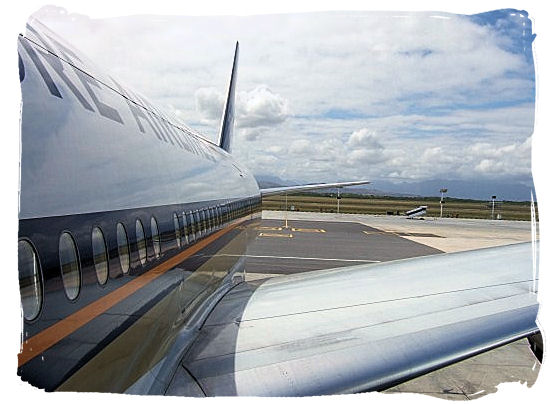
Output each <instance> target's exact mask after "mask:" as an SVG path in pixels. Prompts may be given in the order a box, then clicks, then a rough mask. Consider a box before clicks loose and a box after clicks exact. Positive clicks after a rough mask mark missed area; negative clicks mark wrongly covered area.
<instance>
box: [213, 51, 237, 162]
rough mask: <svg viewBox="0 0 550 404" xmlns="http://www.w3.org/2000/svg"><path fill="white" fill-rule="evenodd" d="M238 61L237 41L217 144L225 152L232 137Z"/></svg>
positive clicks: (229, 147) (228, 150)
mask: <svg viewBox="0 0 550 404" xmlns="http://www.w3.org/2000/svg"><path fill="white" fill-rule="evenodd" d="M238 61H239V42H237V44H236V45H235V56H234V57H233V70H232V71H231V81H230V82H229V91H228V93H227V100H226V101H225V106H224V108H223V117H222V123H221V128H220V136H219V142H218V144H219V146H220V147H221V148H222V149H224V150H225V151H226V152H228V153H230V152H231V138H232V137H233V121H234V120H235V86H236V84H237V63H238Z"/></svg>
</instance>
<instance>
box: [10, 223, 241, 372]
mask: <svg viewBox="0 0 550 404" xmlns="http://www.w3.org/2000/svg"><path fill="white" fill-rule="evenodd" d="M245 220H246V219H241V220H239V221H237V222H236V223H233V224H232V225H230V226H228V227H226V228H225V229H221V230H219V231H218V232H216V233H214V234H212V235H210V236H208V237H206V238H205V239H202V240H200V241H199V242H197V243H196V244H195V245H193V246H191V247H189V248H187V249H186V250H185V251H182V252H181V253H179V254H177V255H175V256H173V257H172V258H170V259H168V260H166V261H164V262H163V263H161V264H159V265H158V266H156V267H155V268H153V269H151V270H149V271H147V272H146V273H144V274H143V275H140V276H139V277H137V278H136V279H134V280H132V281H130V282H128V283H127V284H125V285H123V286H121V287H120V288H118V289H116V290H114V291H113V292H111V293H109V294H108V295H105V296H103V297H101V298H99V299H97V300H96V301H94V302H93V303H90V304H89V305H87V306H85V307H83V308H82V309H80V310H78V311H77V312H75V313H73V314H71V315H69V316H67V317H65V318H64V319H63V320H60V321H58V322H57V323H55V324H54V325H52V326H50V327H48V328H46V329H45V330H43V331H41V332H39V333H38V334H36V335H34V336H33V337H31V338H29V339H27V340H25V341H23V345H22V347H21V349H22V351H21V352H20V353H19V355H18V359H19V363H18V367H20V366H22V365H24V364H25V363H27V362H28V361H30V360H31V359H33V358H34V357H36V356H38V355H40V354H41V353H42V352H44V351H45V350H46V349H48V348H50V347H52V346H53V345H55V344H56V343H58V342H59V341H61V340H62V339H63V338H65V337H66V336H68V335H69V334H71V333H73V332H74V331H76V330H77V329H79V328H80V327H82V326H83V325H85V324H87V323H88V322H90V321H92V320H93V319H94V318H96V317H97V316H99V315H100V314H103V313H105V312H106V311H107V310H109V309H110V308H111V307H113V306H114V305H115V304H117V303H119V302H121V301H122V300H124V299H126V298H127V297H128V296H130V295H132V294H133V293H135V292H136V291H138V290H139V289H141V288H142V287H144V286H145V285H147V284H149V283H150V282H151V281H153V280H154V279H156V278H158V277H159V276H160V275H162V274H163V273H165V272H166V271H168V270H169V269H171V268H173V267H174V266H175V265H177V264H178V263H179V262H181V261H182V260H184V259H186V258H188V257H189V256H191V255H193V254H195V253H196V252H197V251H199V250H201V249H202V248H204V247H206V246H207V245H208V244H210V243H212V242H213V241H214V240H216V239H218V238H219V237H221V236H223V235H224V234H225V233H227V232H228V231H229V230H231V229H233V228H235V227H236V226H237V225H238V224H240V223H242V222H243V221H245Z"/></svg>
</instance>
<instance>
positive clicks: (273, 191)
mask: <svg viewBox="0 0 550 404" xmlns="http://www.w3.org/2000/svg"><path fill="white" fill-rule="evenodd" d="M364 184H370V181H349V182H331V183H319V184H308V185H291V186H288V187H276V188H264V189H260V193H261V195H262V196H272V195H281V194H290V193H293V192H301V191H314V190H316V189H326V188H343V187H351V186H353V185H364Z"/></svg>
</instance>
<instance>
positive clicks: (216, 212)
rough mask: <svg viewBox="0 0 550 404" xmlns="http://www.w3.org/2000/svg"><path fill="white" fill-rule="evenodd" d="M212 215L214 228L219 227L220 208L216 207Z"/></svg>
mask: <svg viewBox="0 0 550 404" xmlns="http://www.w3.org/2000/svg"><path fill="white" fill-rule="evenodd" d="M214 214H215V217H216V227H220V225H221V222H220V219H221V217H220V207H219V206H216V207H215V208H214Z"/></svg>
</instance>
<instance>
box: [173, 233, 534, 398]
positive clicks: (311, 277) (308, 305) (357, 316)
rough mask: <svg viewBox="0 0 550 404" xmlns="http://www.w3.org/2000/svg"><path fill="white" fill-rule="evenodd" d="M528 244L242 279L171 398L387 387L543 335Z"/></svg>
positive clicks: (182, 370) (197, 345) (185, 364)
mask: <svg viewBox="0 0 550 404" xmlns="http://www.w3.org/2000/svg"><path fill="white" fill-rule="evenodd" d="M532 256H533V254H532V246H531V244H529V243H524V244H515V245H510V246H505V247H496V248H488V249H482V250H476V251H469V252H460V253H452V254H438V255H435V256H428V257H421V258H413V259H407V260H399V261H393V262H386V263H380V264H371V265H359V266H353V267H346V268H337V269H330V270H323V271H315V272H310V273H302V274H297V275H291V276H285V277H281V278H273V279H270V280H268V281H266V282H264V283H261V284H259V285H258V284H254V283H241V284H240V285H239V286H237V287H235V288H234V289H233V290H232V291H231V292H230V293H228V294H227V295H226V296H225V297H224V298H223V299H222V300H221V301H220V302H219V303H218V304H217V306H216V308H215V309H214V311H213V312H212V313H211V314H210V316H209V317H208V319H207V320H206V322H205V323H204V325H203V326H202V328H201V330H200V333H199V337H198V338H196V339H195V342H194V343H193V345H192V346H191V347H190V349H189V350H188V351H187V354H186V355H185V356H184V358H183V361H182V362H181V365H180V366H179V367H178V370H177V373H176V374H175V376H174V377H173V379H172V383H171V385H170V387H169V388H168V390H167V391H166V392H165V393H166V394H170V395H178V394H183V395H188V394H190V392H192V391H195V392H199V394H205V395H208V396H211V395H212V396H220V395H221V396H228V395H251V396H305V395H320V394H335V393H350V392H362V391H371V390H380V389H384V388H386V387H389V386H392V385H395V384H398V383H400V382H403V381H405V380H408V379H411V378H413V377H416V376H419V375H422V374H424V373H427V372H430V371H432V370H435V369H437V368H440V367H443V366H446V365H448V364H451V363H453V362H456V361H460V360H462V359H465V358H467V357H470V356H473V355H476V354H479V353H481V352H484V351H486V350H489V349H492V348H495V347H498V346H501V345H503V344H506V343H509V342H512V341H514V340H517V339H519V338H522V337H525V336H529V335H532V334H533V333H535V332H537V330H538V329H537V324H536V316H537V311H538V303H537V294H536V281H537V280H536V279H535V278H536V277H535V275H534V273H535V272H534V271H533V266H532Z"/></svg>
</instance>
